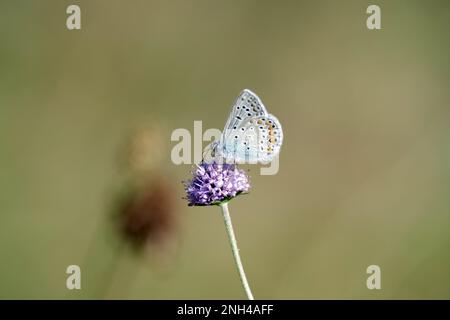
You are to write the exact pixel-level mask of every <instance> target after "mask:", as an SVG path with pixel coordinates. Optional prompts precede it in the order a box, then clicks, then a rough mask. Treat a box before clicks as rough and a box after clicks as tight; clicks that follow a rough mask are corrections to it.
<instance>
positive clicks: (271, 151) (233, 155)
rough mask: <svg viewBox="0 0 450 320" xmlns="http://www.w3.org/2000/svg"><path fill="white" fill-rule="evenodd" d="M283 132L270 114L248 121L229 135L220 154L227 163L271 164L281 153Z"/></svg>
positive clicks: (225, 138) (223, 142)
mask: <svg viewBox="0 0 450 320" xmlns="http://www.w3.org/2000/svg"><path fill="white" fill-rule="evenodd" d="M282 143H283V131H282V128H281V125H280V122H279V121H278V119H277V118H276V117H275V116H273V115H271V114H269V115H265V116H259V117H254V118H250V119H247V120H246V121H245V122H244V123H242V125H241V126H240V127H239V128H237V129H236V130H235V131H234V132H233V134H232V135H227V136H225V137H224V140H223V141H221V143H220V144H219V147H218V153H219V154H220V155H221V156H222V157H223V158H225V159H226V161H227V162H236V163H256V162H258V161H260V162H270V161H272V160H273V158H274V157H275V156H277V155H278V153H279V152H280V148H281V144H282Z"/></svg>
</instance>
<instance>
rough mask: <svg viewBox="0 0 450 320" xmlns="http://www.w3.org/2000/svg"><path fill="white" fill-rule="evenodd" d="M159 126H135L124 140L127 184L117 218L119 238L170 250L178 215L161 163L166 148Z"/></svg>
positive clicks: (136, 246)
mask: <svg viewBox="0 0 450 320" xmlns="http://www.w3.org/2000/svg"><path fill="white" fill-rule="evenodd" d="M163 137H164V133H163V129H161V127H160V126H152V127H145V128H140V129H138V130H137V131H136V132H135V133H134V134H133V135H132V137H131V139H130V141H129V143H128V144H127V153H126V160H127V161H126V164H127V166H126V170H127V172H129V174H130V182H129V186H128V187H127V188H126V189H127V191H126V193H125V196H124V197H122V201H121V202H120V204H119V208H118V210H119V212H118V219H117V222H118V224H119V231H120V233H121V235H122V238H123V239H125V241H127V242H129V244H131V246H132V247H133V248H134V249H135V250H136V251H137V252H142V251H148V249H150V250H152V253H154V254H156V252H155V251H157V252H158V253H162V251H164V250H167V251H171V249H173V245H174V243H175V241H174V240H175V238H176V233H177V227H178V223H179V221H178V215H177V210H176V208H175V199H174V195H175V194H176V193H175V192H174V188H173V185H172V184H171V181H170V175H169V174H167V172H164V166H163V163H162V159H163V155H164V152H165V150H166V145H165V143H164V138H163Z"/></svg>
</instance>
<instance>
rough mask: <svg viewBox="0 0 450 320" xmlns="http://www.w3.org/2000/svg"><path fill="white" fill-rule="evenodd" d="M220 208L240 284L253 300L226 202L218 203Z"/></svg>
mask: <svg viewBox="0 0 450 320" xmlns="http://www.w3.org/2000/svg"><path fill="white" fill-rule="evenodd" d="M220 207H221V208H222V214H223V220H224V222H225V228H226V230H227V234H228V239H229V240H230V245H231V251H232V252H233V258H234V262H235V263H236V267H237V269H238V272H239V277H240V278H241V283H242V286H243V287H244V290H245V293H246V295H247V298H248V299H249V300H254V298H253V294H252V291H251V290H250V286H249V285H248V281H247V277H246V276H245V272H244V267H243V266H242V261H241V257H240V256H239V249H238V247H237V242H236V237H235V235H234V231H233V225H232V224H231V217H230V212H229V211H228V203H222V204H221V205H220Z"/></svg>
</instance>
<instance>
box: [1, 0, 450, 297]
mask: <svg viewBox="0 0 450 320" xmlns="http://www.w3.org/2000/svg"><path fill="white" fill-rule="evenodd" d="M70 4H78V5H79V6H80V7H81V19H82V29H81V30H79V31H68V30H67V29H66V18H67V14H66V12H65V11H66V8H67V6H68V5H70ZM369 4H378V5H379V6H380V7H381V12H382V30H380V31H370V30H368V29H367V28H366V18H367V16H368V15H367V14H366V8H367V7H368V5H369ZM449 30H450V3H449V2H448V1H444V0H442V1H436V0H435V1H413V0H397V1H381V0H377V1H370V2H369V1H362V0H355V1H348V0H347V1H333V0H328V1H323V0H321V1H257V0H254V1H250V0H244V1H237V0H233V1H210V0H193V1H184V0H183V1H182V0H176V1H143V0H135V1H129V2H126V1H119V0H115V1H113V0H108V1H106V0H103V1H101V0H95V1H93V0H89V1H75V0H74V1H57V0H52V1H51V0H41V1H31V0H28V1H25V0H20V1H2V2H1V4H0V40H1V41H0V298H9V299H16V298H27V299H44V298H50V299H56V298H58V299H120V298H124V299H168V298H171V299H232V298H245V296H244V293H243V290H242V288H241V285H240V283H239V278H238V275H237V273H236V271H235V269H234V264H233V260H232V256H231V252H230V249H229V244H228V242H227V237H226V233H225V230H224V226H223V221H222V219H221V216H220V211H219V208H216V207H207V208H198V207H196V208H188V207H187V205H186V202H185V200H183V199H182V197H183V186H182V184H181V181H182V180H186V179H188V178H189V171H190V170H191V166H190V165H179V166H177V165H174V164H173V163H172V162H171V158H170V151H171V149H172V147H173V146H174V145H175V144H176V143H175V142H171V141H170V135H171V132H172V131H173V130H174V129H176V128H186V129H189V130H190V131H191V132H192V131H193V122H194V120H202V121H203V128H204V129H207V128H219V129H221V128H222V127H223V125H224V123H225V121H226V117H227V115H228V112H229V110H230V106H231V103H232V102H233V101H234V99H235V97H236V95H237V94H238V93H239V92H240V91H241V90H242V89H243V88H250V89H252V90H253V91H255V92H256V93H258V94H259V95H260V97H261V98H262V100H263V101H264V103H265V104H266V106H267V108H268V109H269V111H270V112H272V113H274V114H276V115H277V117H278V118H279V119H280V121H281V123H282V124H283V128H284V132H285V141H284V145H283V148H282V152H281V156H280V170H279V173H278V174H277V175H274V176H260V175H259V168H258V167H251V168H250V175H251V177H252V187H253V188H252V191H251V193H250V194H249V195H247V196H245V197H240V198H237V199H235V200H233V201H232V202H231V203H230V211H231V214H232V218H233V223H234V225H235V230H236V232H237V238H238V242H239V245H240V249H241V254H242V258H243V262H244V265H245V268H246V272H247V274H248V277H249V281H250V284H251V286H252V288H253V291H254V294H255V297H256V298H259V299H310V298H324V299H331V298H337V299H353V298H362V299H380V298H385V299H394V298H405V299H416V298H425V299H430V298H438V299H444V298H445V299H448V298H450V286H449V283H450V234H449V232H448V231H449V226H450V144H449V141H450V140H449V139H450V127H449V120H450V112H449V103H450V90H449V84H450V61H449V57H450V42H449ZM142 132H144V133H142ZM155 132H157V134H155ZM136 135H137V138H136ZM155 136H156V138H155ZM143 141H144V142H143ZM145 141H147V142H145ZM155 141H157V142H155ZM205 145H206V143H205ZM154 159H159V160H158V161H156V160H155V162H157V163H158V164H157V166H156V165H155V164H152V161H153V160H154ZM147 169H148V170H147ZM154 176H157V177H158V178H157V179H156V180H155V179H154ZM146 181H153V182H150V184H152V183H153V184H155V182H154V181H157V182H156V184H159V183H161V182H162V184H164V185H165V186H166V187H164V188H166V189H164V190H165V191H162V193H163V194H164V197H165V198H164V200H162V201H166V202H161V203H163V204H164V203H166V204H167V205H170V208H171V209H170V210H169V209H167V211H170V214H171V215H172V216H171V218H170V219H168V220H167V221H166V220H164V219H162V220H163V221H166V222H165V223H162V224H157V226H156V227H154V228H153V229H151V228H150V229H149V230H147V229H145V228H144V229H145V230H144V231H143V232H144V235H143V236H144V238H145V237H146V236H147V235H148V234H149V233H153V232H155V231H154V230H158V228H160V225H164V226H166V227H165V229H164V232H163V233H162V235H160V236H157V237H156V238H157V239H160V240H161V239H162V240H161V241H159V240H158V241H154V240H151V241H150V242H152V243H153V244H152V245H150V246H147V245H145V248H142V246H141V245H139V244H138V245H137V246H138V247H139V246H141V247H140V248H138V249H136V248H134V246H135V245H131V244H130V243H129V239H128V238H127V237H126V236H124V235H123V234H122V233H121V230H122V229H123V228H122V227H118V224H120V223H123V220H121V219H117V216H118V214H119V215H120V214H121V213H120V212H121V211H123V207H124V206H123V205H122V203H123V201H124V200H123V199H128V198H127V197H129V198H130V197H131V198H133V196H132V195H133V193H136V192H137V193H145V190H148V189H146V188H147V187H145V186H146V185H147V184H146ZM136 190H141V191H136ZM142 190H144V191H142ZM149 192H150V191H149ZM150 193H151V192H150ZM130 195H131V196H130ZM144 198H145V196H144ZM150 198H151V197H150ZM156 198H157V199H158V197H156ZM168 199H169V200H168ZM155 201H156V202H157V203H159V202H158V200H150V201H147V202H150V203H155ZM147 202H145V201H144V202H143V203H144V204H143V205H141V206H140V205H136V206H134V207H137V209H133V210H134V211H133V210H132V211H133V212H135V211H137V212H140V211H144V212H147V213H148V214H150V215H151V214H153V212H152V210H147V211H146V209H145V206H146V203H147ZM147 205H148V203H147ZM131 207H133V206H131ZM142 207H144V209H142ZM163 207H164V208H166V206H165V205H164V206H163ZM164 208H163V209H164ZM154 210H159V211H158V212H159V214H161V215H162V216H164V215H165V214H166V213H165V211H164V210H162V209H161V208H158V209H154ZM161 210H162V211H161ZM125 211H126V210H125ZM118 212H119V213H118ZM161 212H162V213H161ZM138 229H139V228H138ZM138 232H140V231H139V230H138ZM160 242H164V244H162V245H161V244H160ZM71 264H77V265H79V266H80V267H81V272H82V279H81V283H82V290H73V291H69V290H67V289H66V278H67V276H68V275H67V274H66V268H67V266H68V265H71ZM371 264H376V265H379V266H380V267H381V272H382V280H381V281H382V283H381V285H382V289H381V290H368V289H367V288H366V278H367V276H368V275H367V274H366V268H367V266H369V265H371Z"/></svg>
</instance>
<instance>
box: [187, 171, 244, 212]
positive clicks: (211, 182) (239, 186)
mask: <svg viewBox="0 0 450 320" xmlns="http://www.w3.org/2000/svg"><path fill="white" fill-rule="evenodd" d="M249 189H250V183H249V181H248V176H247V175H246V173H245V172H244V170H241V169H238V168H237V167H236V165H234V164H227V163H223V164H218V163H210V164H208V163H204V162H202V163H201V164H200V165H198V166H197V168H196V169H195V171H194V172H193V178H192V180H189V181H187V182H186V183H185V190H186V194H187V197H186V199H187V200H188V201H189V205H190V206H211V205H217V204H220V203H222V202H225V201H229V200H231V199H232V198H234V197H236V196H238V195H240V194H241V193H244V192H247V191H248V190H249Z"/></svg>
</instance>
